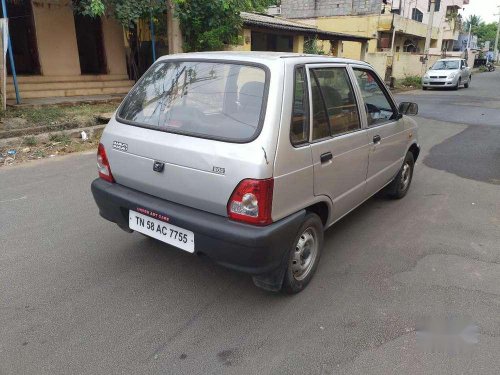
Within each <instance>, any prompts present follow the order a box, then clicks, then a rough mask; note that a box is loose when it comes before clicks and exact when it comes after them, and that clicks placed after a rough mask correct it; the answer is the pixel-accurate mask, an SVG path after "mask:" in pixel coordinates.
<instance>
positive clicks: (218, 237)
mask: <svg viewBox="0 0 500 375" xmlns="http://www.w3.org/2000/svg"><path fill="white" fill-rule="evenodd" d="M92 194H93V196H94V199H95V201H96V203H97V206H98V207H99V213H100V215H101V216H102V217H103V218H105V219H107V220H109V221H111V222H114V223H116V224H118V226H120V227H121V228H122V229H124V230H127V231H130V228H129V226H128V223H129V217H128V211H129V210H134V211H137V210H138V209H146V210H149V211H152V212H155V213H158V214H161V215H164V216H167V217H168V218H169V223H171V224H173V225H176V226H178V227H181V228H185V229H188V230H190V231H192V232H194V235H195V253H197V254H204V255H207V256H208V257H210V258H211V259H212V260H214V261H215V262H217V263H219V264H221V265H223V266H226V267H229V268H232V269H236V270H238V271H242V272H247V273H250V274H254V275H258V274H264V273H268V272H271V271H273V270H275V269H277V268H278V267H279V266H280V265H281V264H283V262H284V261H285V260H286V258H285V256H286V255H287V254H288V250H289V249H290V247H291V246H292V242H293V240H294V239H295V236H296V234H297V231H298V230H299V227H300V225H301V224H302V221H303V219H304V216H305V211H304V210H303V211H300V212H297V213H295V214H293V215H291V216H289V217H287V218H285V219H282V220H280V221H278V222H275V223H273V224H271V225H268V226H265V227H256V226H252V225H247V224H243V223H238V222H234V221H231V220H229V219H228V218H226V217H223V216H219V215H214V214H211V213H208V212H205V211H200V210H197V209H194V208H190V207H186V206H182V205H179V204H176V203H173V202H169V201H166V200H163V199H160V198H156V197H153V196H151V195H148V194H145V193H141V192H139V191H137V190H133V189H130V188H127V187H125V186H122V185H119V184H112V183H109V182H107V181H104V180H102V179H96V180H94V181H93V182H92ZM141 212H143V211H142V210H141Z"/></svg>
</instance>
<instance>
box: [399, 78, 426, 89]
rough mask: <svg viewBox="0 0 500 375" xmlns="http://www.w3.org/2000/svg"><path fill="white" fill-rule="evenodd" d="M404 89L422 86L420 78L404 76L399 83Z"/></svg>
mask: <svg viewBox="0 0 500 375" xmlns="http://www.w3.org/2000/svg"><path fill="white" fill-rule="evenodd" d="M400 84H401V86H404V87H420V86H422V78H420V77H419V76H406V77H405V78H403V79H402V80H401V82H400Z"/></svg>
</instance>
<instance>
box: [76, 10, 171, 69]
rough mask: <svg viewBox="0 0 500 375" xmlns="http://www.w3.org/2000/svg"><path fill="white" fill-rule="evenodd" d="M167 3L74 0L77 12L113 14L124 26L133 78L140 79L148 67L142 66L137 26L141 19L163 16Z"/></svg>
mask: <svg viewBox="0 0 500 375" xmlns="http://www.w3.org/2000/svg"><path fill="white" fill-rule="evenodd" d="M166 5H167V4H166V2H165V0H73V10H74V11H75V12H76V13H79V14H82V15H85V16H89V17H101V16H112V17H113V18H115V19H116V20H117V21H118V22H119V23H120V24H121V25H122V26H123V27H124V29H125V30H126V33H125V35H126V37H127V42H128V45H129V47H130V51H129V52H128V54H127V59H128V65H129V68H130V71H131V76H132V78H133V79H138V78H139V76H140V73H141V72H142V71H144V70H145V69H146V68H147V67H145V66H142V65H143V64H142V63H141V59H140V58H139V50H140V45H141V36H140V35H139V33H138V32H137V30H138V28H137V27H136V26H137V24H138V22H139V21H140V20H149V19H150V17H151V16H155V17H160V16H163V14H164V12H165V10H166Z"/></svg>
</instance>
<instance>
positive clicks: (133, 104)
mask: <svg viewBox="0 0 500 375" xmlns="http://www.w3.org/2000/svg"><path fill="white" fill-rule="evenodd" d="M266 75H267V74H266V71H265V70H264V69H263V68H261V67H257V66H250V65H241V64H234V63H223V62H206V61H166V62H160V63H158V64H156V65H154V66H153V67H152V68H151V69H150V70H148V72H146V74H145V75H144V76H143V77H142V78H141V80H140V81H139V83H138V84H137V86H136V87H134V89H133V90H132V91H131V92H130V93H129V94H128V96H127V97H126V98H125V100H124V102H123V104H122V105H121V107H120V109H119V110H118V116H117V117H118V120H119V121H122V122H125V123H128V124H131V125H137V126H143V127H147V128H152V129H157V130H162V131H167V132H173V133H181V134H186V135H192V136H198V137H202V138H211V139H221V140H228V141H235V142H245V141H250V140H252V139H253V138H255V137H256V136H257V135H258V132H259V130H260V126H261V124H262V121H263V115H264V106H265V102H266V99H267V98H266V97H265V96H266V94H265V93H266V92H267V89H266V84H267V77H266Z"/></svg>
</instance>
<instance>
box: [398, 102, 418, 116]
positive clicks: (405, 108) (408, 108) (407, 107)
mask: <svg viewBox="0 0 500 375" xmlns="http://www.w3.org/2000/svg"><path fill="white" fill-rule="evenodd" d="M399 113H400V114H402V115H407V116H416V115H418V104H417V103H411V102H403V103H401V104H400V105H399Z"/></svg>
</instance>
